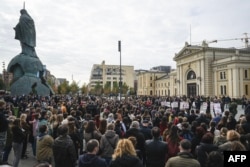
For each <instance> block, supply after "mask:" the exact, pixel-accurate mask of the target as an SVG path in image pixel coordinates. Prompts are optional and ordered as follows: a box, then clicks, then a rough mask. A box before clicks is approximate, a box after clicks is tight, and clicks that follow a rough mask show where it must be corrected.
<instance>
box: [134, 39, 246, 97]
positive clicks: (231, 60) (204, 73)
mask: <svg viewBox="0 0 250 167" xmlns="http://www.w3.org/2000/svg"><path fill="white" fill-rule="evenodd" d="M173 59H174V61H176V69H175V70H173V71H171V72H170V73H168V74H165V76H163V77H162V76H161V77H160V76H159V77H158V78H154V80H153V81H150V80H149V81H148V83H146V82H145V80H142V79H140V78H141V77H142V76H140V75H143V74H140V75H139V76H138V75H137V76H138V93H140V95H157V96H166V95H170V96H173V95H176V96H182V95H187V96H197V95H204V96H222V95H228V96H230V97H234V98H239V97H242V95H246V96H247V97H248V98H249V97H250V91H249V89H250V48H249V47H248V48H242V49H236V48H216V47H209V46H208V44H206V43H205V42H203V44H202V45H201V46H197V45H189V44H188V43H185V46H184V47H183V48H182V49H181V50H180V51H179V52H178V53H177V54H175V56H174V58H173ZM144 75H145V74H144ZM149 75H151V76H152V75H153V73H152V74H149ZM154 75H155V74H154ZM150 85H154V87H153V90H154V91H151V93H150V91H145V90H151V88H150Z"/></svg>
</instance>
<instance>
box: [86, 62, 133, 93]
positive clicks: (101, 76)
mask: <svg viewBox="0 0 250 167" xmlns="http://www.w3.org/2000/svg"><path fill="white" fill-rule="evenodd" d="M135 77H136V76H135V71H134V66H128V65H122V66H121V81H122V83H126V85H128V86H129V87H130V88H134V87H135V85H134V84H135V79H136V78H135ZM119 81H120V65H107V64H105V61H102V63H101V64H94V65H93V67H92V70H91V74H90V80H89V90H90V89H93V88H94V87H95V85H96V84H97V83H100V85H102V86H103V88H104V85H105V84H106V83H107V82H109V83H110V86H111V90H112V89H113V85H114V83H115V82H117V83H118V84H119Z"/></svg>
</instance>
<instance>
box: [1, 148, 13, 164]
mask: <svg viewBox="0 0 250 167" xmlns="http://www.w3.org/2000/svg"><path fill="white" fill-rule="evenodd" d="M11 149H12V145H10V146H5V147H4V153H3V162H8V158H9V154H10V152H11Z"/></svg>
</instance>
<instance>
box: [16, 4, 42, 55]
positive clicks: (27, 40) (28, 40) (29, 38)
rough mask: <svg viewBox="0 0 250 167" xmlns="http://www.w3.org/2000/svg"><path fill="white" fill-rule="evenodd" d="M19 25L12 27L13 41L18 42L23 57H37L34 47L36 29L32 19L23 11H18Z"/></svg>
mask: <svg viewBox="0 0 250 167" xmlns="http://www.w3.org/2000/svg"><path fill="white" fill-rule="evenodd" d="M20 13H21V16H20V19H19V23H18V24H17V25H16V27H14V30H15V32H16V34H15V39H17V40H19V41H20V43H21V47H22V53H23V54H25V55H29V56H33V57H37V55H36V51H35V47H36V29H35V23H34V21H33V19H32V18H31V17H30V15H29V14H28V12H27V11H26V10H25V9H22V10H21V11H20Z"/></svg>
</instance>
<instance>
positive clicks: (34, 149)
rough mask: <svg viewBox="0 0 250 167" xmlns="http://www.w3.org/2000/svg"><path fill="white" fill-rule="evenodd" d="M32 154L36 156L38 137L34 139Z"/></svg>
mask: <svg viewBox="0 0 250 167" xmlns="http://www.w3.org/2000/svg"><path fill="white" fill-rule="evenodd" d="M32 152H33V155H34V156H36V137H34V141H33V143H32Z"/></svg>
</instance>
